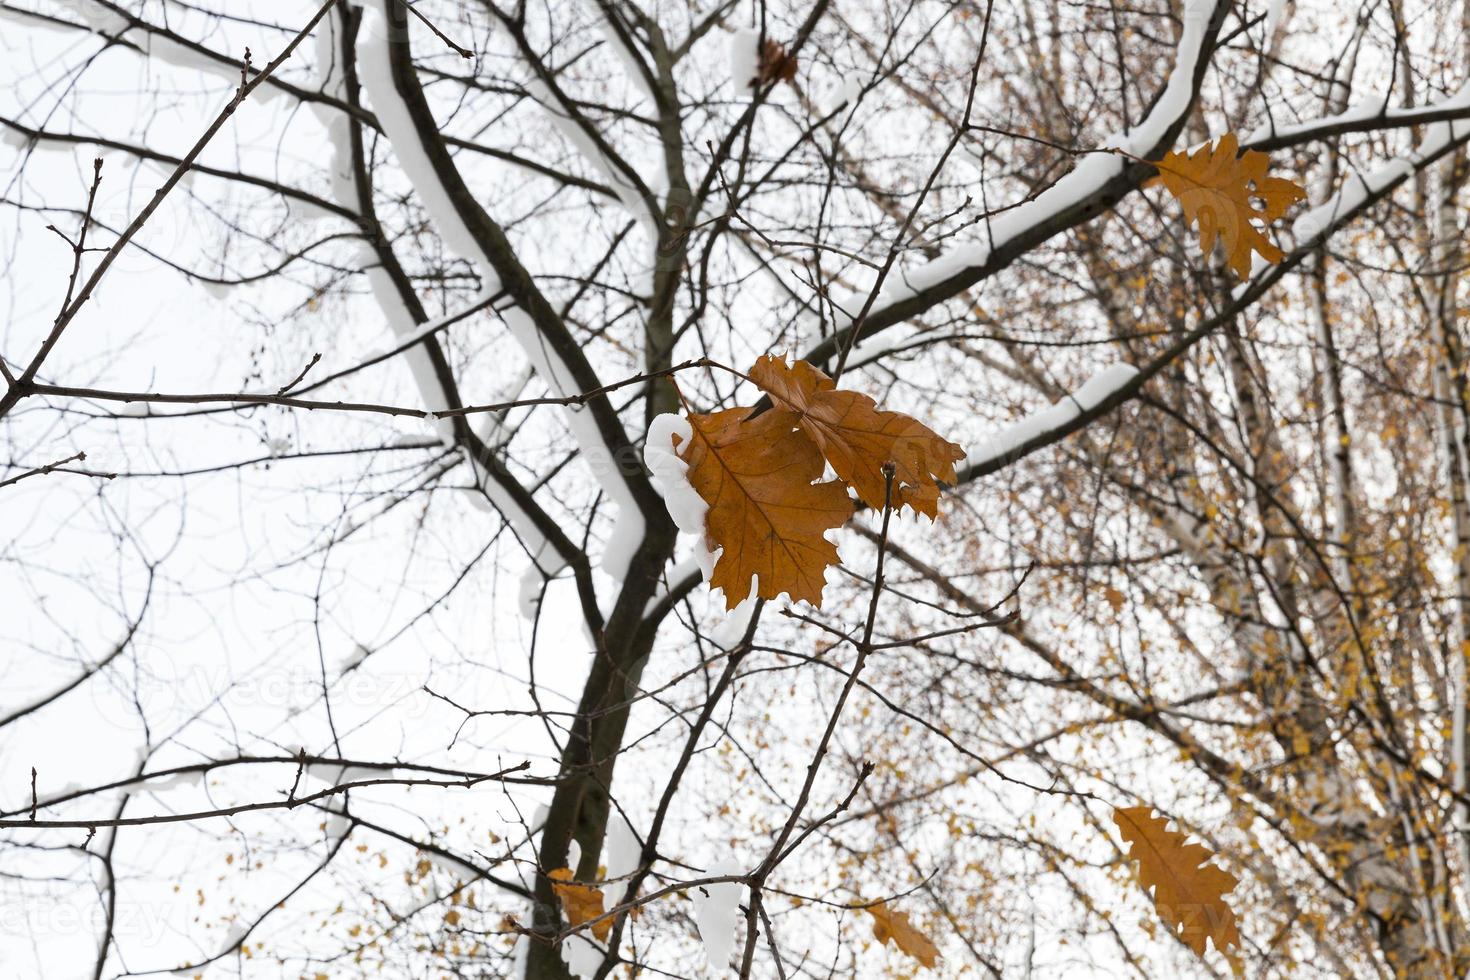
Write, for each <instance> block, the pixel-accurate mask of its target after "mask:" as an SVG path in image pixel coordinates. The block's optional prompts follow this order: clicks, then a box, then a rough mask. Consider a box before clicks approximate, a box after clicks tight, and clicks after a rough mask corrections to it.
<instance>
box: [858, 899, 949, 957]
mask: <svg viewBox="0 0 1470 980" xmlns="http://www.w3.org/2000/svg"><path fill="white" fill-rule="evenodd" d="M863 911H864V912H866V913H868V914H869V915H871V916H872V917H873V937H874V938H875V939H877V940H878V942H880V943H882V944H884V945H885V946H886V945H887V944H888V941H889V940H890V939H891V940H893V944H894V945H895V946H897V947H898V948H899V949H900V950H902V951H903V952H905V953H907V954H908V955H910V956H912V957H913V958H914V959H916V960H918V961H919V962H920V963H922V964H924V965H925V966H927V967H930V968H931V969H932V968H933V966H934V964H935V963H937V962H938V961H939V948H938V947H937V946H935V945H934V943H933V942H932V941H931V940H930V939H929V937H928V936H926V935H924V934H923V933H922V932H920V931H919V930H918V929H915V928H914V926H913V923H911V922H909V916H908V913H907V912H895V911H894V910H893V909H890V908H889V907H888V903H887V902H879V903H878V904H877V905H869V906H868V907H867V908H865V909H863Z"/></svg>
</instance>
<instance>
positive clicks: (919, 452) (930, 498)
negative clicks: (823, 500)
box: [750, 354, 965, 520]
mask: <svg viewBox="0 0 1470 980" xmlns="http://www.w3.org/2000/svg"><path fill="white" fill-rule="evenodd" d="M750 379H751V380H752V381H754V382H755V383H756V384H757V385H759V386H760V387H761V389H762V390H764V391H765V392H766V394H768V395H770V396H771V399H772V401H774V402H775V403H776V404H777V405H779V406H781V407H783V408H788V409H790V410H791V411H793V412H795V413H797V415H798V416H799V417H800V418H799V421H798V423H797V424H798V425H799V426H800V427H801V429H802V431H804V432H805V433H806V434H807V435H808V436H810V437H811V439H812V441H813V442H815V443H816V444H817V448H818V449H820V450H821V451H822V455H823V456H825V457H826V458H827V462H828V463H831V464H832V470H833V472H835V473H836V474H837V476H838V477H839V478H840V479H842V480H843V481H845V482H846V483H848V484H849V485H850V486H851V487H852V488H853V490H855V491H856V492H857V495H858V497H859V498H861V499H862V501H863V503H865V504H867V505H868V506H869V507H875V508H881V507H882V506H883V504H884V499H883V498H884V489H885V485H886V480H885V479H884V477H883V472H882V467H883V464H884V463H885V462H892V463H893V464H894V466H895V473H894V480H893V501H892V504H893V507H894V509H895V510H896V509H899V508H902V507H904V506H909V507H912V508H913V509H914V510H915V511H917V512H918V513H920V514H923V515H925V516H926V517H928V518H929V519H930V520H933V519H934V518H935V517H937V516H938V514H939V484H940V482H943V483H947V484H950V485H953V484H954V483H955V480H956V474H955V468H954V466H955V463H957V462H959V461H960V460H962V459H964V458H965V451H964V450H963V449H961V448H960V447H959V446H957V445H955V444H954V443H952V442H950V441H948V440H947V439H944V438H941V437H940V436H939V434H938V433H936V432H935V431H934V430H933V429H930V428H929V427H928V426H927V425H924V424H923V423H922V422H919V421H918V420H917V419H913V418H910V417H909V416H907V415H903V414H901V413H899V412H886V411H883V410H882V409H880V408H878V406H877V403H876V402H874V401H873V399H871V398H869V397H868V396H867V395H864V394H861V393H859V392H856V391H842V390H839V389H838V388H837V385H836V383H835V382H834V381H833V380H832V379H831V378H829V377H828V376H827V375H826V374H824V373H823V372H822V371H820V370H819V369H817V368H816V367H813V366H812V365H811V364H808V363H807V362H806V361H797V362H796V363H795V364H793V365H790V366H788V365H787V364H786V361H785V360H784V359H783V358H780V357H777V356H775V355H771V354H767V355H766V356H765V357H762V358H761V359H760V360H758V361H756V362H755V366H754V367H752V368H751V369H750Z"/></svg>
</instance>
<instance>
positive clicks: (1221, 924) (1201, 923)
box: [1113, 806, 1240, 972]
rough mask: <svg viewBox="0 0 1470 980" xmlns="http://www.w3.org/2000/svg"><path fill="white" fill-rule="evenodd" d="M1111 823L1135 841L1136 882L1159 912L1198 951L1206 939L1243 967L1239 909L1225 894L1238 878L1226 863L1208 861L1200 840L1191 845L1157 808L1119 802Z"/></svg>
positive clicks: (1209, 855)
mask: <svg viewBox="0 0 1470 980" xmlns="http://www.w3.org/2000/svg"><path fill="white" fill-rule="evenodd" d="M1113 822H1114V823H1116V824H1117V825H1118V829H1119V830H1120V831H1122V834H1123V839H1124V840H1125V841H1127V842H1128V843H1129V844H1130V845H1132V846H1131V847H1130V849H1129V851H1128V860H1129V861H1130V862H1132V863H1136V864H1137V866H1138V882H1139V884H1141V885H1142V886H1143V888H1144V890H1145V891H1149V892H1151V893H1152V895H1153V900H1154V907H1155V908H1157V909H1158V911H1159V916H1160V917H1161V918H1162V919H1163V920H1164V922H1165V923H1166V924H1168V926H1169V928H1170V929H1172V930H1173V931H1174V933H1175V935H1177V936H1178V937H1179V938H1180V939H1182V940H1183V941H1184V942H1185V944H1186V945H1188V946H1189V948H1190V949H1192V950H1194V951H1195V953H1197V954H1198V955H1199V956H1201V957H1203V956H1204V955H1205V945H1206V941H1207V940H1212V941H1213V942H1214V944H1215V949H1217V950H1219V951H1220V952H1221V953H1223V954H1225V958H1226V959H1227V960H1229V961H1230V965H1231V968H1232V969H1233V970H1235V971H1236V972H1239V969H1240V961H1239V959H1238V954H1237V952H1236V950H1235V949H1234V948H1233V947H1238V946H1239V945H1240V931H1239V930H1238V929H1237V928H1236V924H1235V912H1234V911H1233V910H1231V908H1230V906H1229V905H1227V904H1226V902H1225V899H1224V897H1223V896H1224V894H1225V893H1226V892H1228V891H1230V890H1231V889H1233V888H1234V887H1235V886H1236V885H1238V884H1239V883H1240V882H1239V881H1237V880H1236V878H1235V876H1234V875H1232V874H1231V873H1230V872H1228V871H1226V870H1224V869H1223V868H1218V867H1216V866H1215V865H1213V864H1206V863H1205V862H1207V861H1209V860H1210V859H1211V858H1212V857H1214V855H1213V854H1212V853H1210V851H1208V850H1206V849H1205V848H1204V847H1203V846H1201V845H1199V844H1187V843H1185V841H1186V840H1187V837H1186V835H1185V834H1182V833H1180V832H1179V831H1177V830H1170V829H1169V821H1168V820H1167V819H1165V818H1163V817H1155V816H1154V815H1153V807H1150V806H1131V807H1121V808H1119V809H1116V810H1114V811H1113Z"/></svg>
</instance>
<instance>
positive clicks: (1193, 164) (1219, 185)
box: [1145, 133, 1307, 279]
mask: <svg viewBox="0 0 1470 980" xmlns="http://www.w3.org/2000/svg"><path fill="white" fill-rule="evenodd" d="M1239 149H1240V144H1239V143H1238V142H1237V141H1236V138H1235V134H1234V133H1226V134H1225V135H1224V136H1222V137H1220V139H1219V141H1218V142H1216V143H1213V144H1211V143H1206V144H1205V145H1203V146H1201V147H1199V148H1198V149H1196V150H1195V151H1194V152H1193V153H1190V154H1188V155H1186V154H1184V153H1181V152H1179V151H1177V150H1171V151H1170V152H1169V153H1168V154H1166V155H1165V156H1164V159H1162V160H1159V161H1157V162H1156V163H1154V166H1156V167H1158V168H1159V174H1158V176H1157V177H1154V178H1153V179H1151V180H1149V181H1148V182H1147V184H1145V186H1151V185H1153V184H1155V183H1162V184H1163V185H1164V187H1165V188H1167V189H1168V191H1169V193H1170V194H1172V195H1174V198H1175V200H1177V201H1178V202H1179V206H1180V208H1181V209H1182V210H1183V211H1184V220H1185V223H1186V224H1196V223H1197V224H1198V225H1199V237H1200V247H1201V249H1202V250H1203V251H1204V253H1205V255H1206V256H1208V255H1209V254H1210V251H1211V249H1213V248H1214V247H1215V239H1216V237H1218V238H1219V239H1220V240H1221V241H1222V242H1223V243H1224V245H1225V252H1226V256H1227V261H1228V262H1229V265H1230V268H1232V269H1234V270H1235V273H1236V275H1238V276H1240V277H1241V278H1242V279H1244V278H1246V277H1248V276H1249V275H1250V272H1251V252H1252V251H1254V252H1256V253H1257V254H1259V255H1260V256H1261V258H1263V259H1265V260H1266V261H1267V262H1280V261H1281V260H1282V258H1283V257H1284V256H1283V253H1282V251H1281V249H1279V248H1277V247H1276V246H1275V245H1274V244H1273V243H1272V242H1271V240H1270V239H1269V238H1267V237H1266V236H1265V234H1263V233H1262V232H1261V230H1260V229H1258V228H1256V226H1255V225H1253V224H1252V223H1251V222H1252V221H1254V220H1259V221H1261V222H1262V223H1263V224H1269V223H1270V222H1272V221H1275V220H1276V219H1277V218H1280V217H1281V216H1282V215H1284V214H1285V213H1286V211H1287V209H1288V208H1290V207H1291V206H1292V205H1293V204H1295V203H1296V202H1297V201H1300V200H1302V199H1304V198H1305V197H1306V196H1307V194H1306V191H1304V190H1302V188H1301V185H1299V184H1297V183H1295V182H1294V181H1290V180H1286V179H1285V178H1282V177H1267V176H1266V167H1267V166H1268V165H1269V163H1270V158H1269V157H1267V156H1266V154H1264V153H1261V152H1260V151H1259V150H1247V151H1246V152H1245V153H1244V154H1240V155H1238V156H1237V153H1238V151H1239ZM1252 201H1260V202H1261V206H1260V207H1259V208H1258V207H1256V206H1255V205H1254V204H1253V203H1252Z"/></svg>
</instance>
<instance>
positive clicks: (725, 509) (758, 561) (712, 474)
mask: <svg viewBox="0 0 1470 980" xmlns="http://www.w3.org/2000/svg"><path fill="white" fill-rule="evenodd" d="M750 413H751V409H749V408H731V409H726V410H725V411H722V412H715V413H714V414H711V415H701V414H691V415H690V416H689V424H690V428H691V429H692V438H691V439H690V440H689V443H688V445H687V446H682V447H678V446H676V448H677V449H678V450H679V455H680V456H681V457H683V459H684V461H685V462H686V463H688V464H689V471H688V479H689V484H690V486H692V487H693V488H694V490H695V492H696V493H698V494H699V495H700V497H702V498H703V499H704V500H705V502H706V503H707V504H709V511H708V513H707V514H706V515H705V536H706V539H707V542H708V544H709V547H710V550H711V551H713V550H715V549H719V548H723V549H724V550H723V551H722V552H721V554H720V556H719V559H718V560H717V561H716V562H715V568H714V574H713V576H712V577H711V578H710V585H711V587H714V588H720V589H724V591H725V604H726V606H727V607H728V608H730V609H733V608H735V606H736V605H737V604H739V603H740V602H741V601H742V600H743V599H745V598H746V597H747V596H748V595H749V594H750V587H751V582H750V579H751V576H752V575H755V576H758V578H759V594H760V596H761V598H763V599H774V598H776V597H777V596H779V595H780V594H781V593H782V592H786V593H789V594H790V596H791V598H792V600H793V601H795V600H799V599H805V600H806V601H808V602H811V603H813V604H817V603H820V602H821V600H822V585H823V583H824V581H825V572H826V569H827V566H828V565H835V564H837V546H836V545H834V544H833V543H832V542H830V541H828V540H827V539H826V537H825V535H826V532H827V531H829V530H831V529H833V528H838V527H841V526H842V525H843V524H845V523H846V522H847V519H848V518H849V517H851V516H852V501H851V500H850V499H849V498H848V496H847V490H846V488H844V487H843V485H842V484H841V483H838V482H836V481H831V482H827V483H817V482H815V481H817V480H819V479H821V476H822V469H823V467H822V454H821V453H820V452H818V451H817V447H816V446H815V445H813V444H812V442H811V440H810V439H808V438H807V437H806V436H805V435H804V434H802V433H801V432H800V431H798V430H797V428H796V423H797V415H796V413H795V412H792V411H790V410H788V409H784V408H772V409H770V410H769V411H766V412H763V413H761V414H760V415H757V416H756V417H755V418H754V419H751V418H749V416H750Z"/></svg>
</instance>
